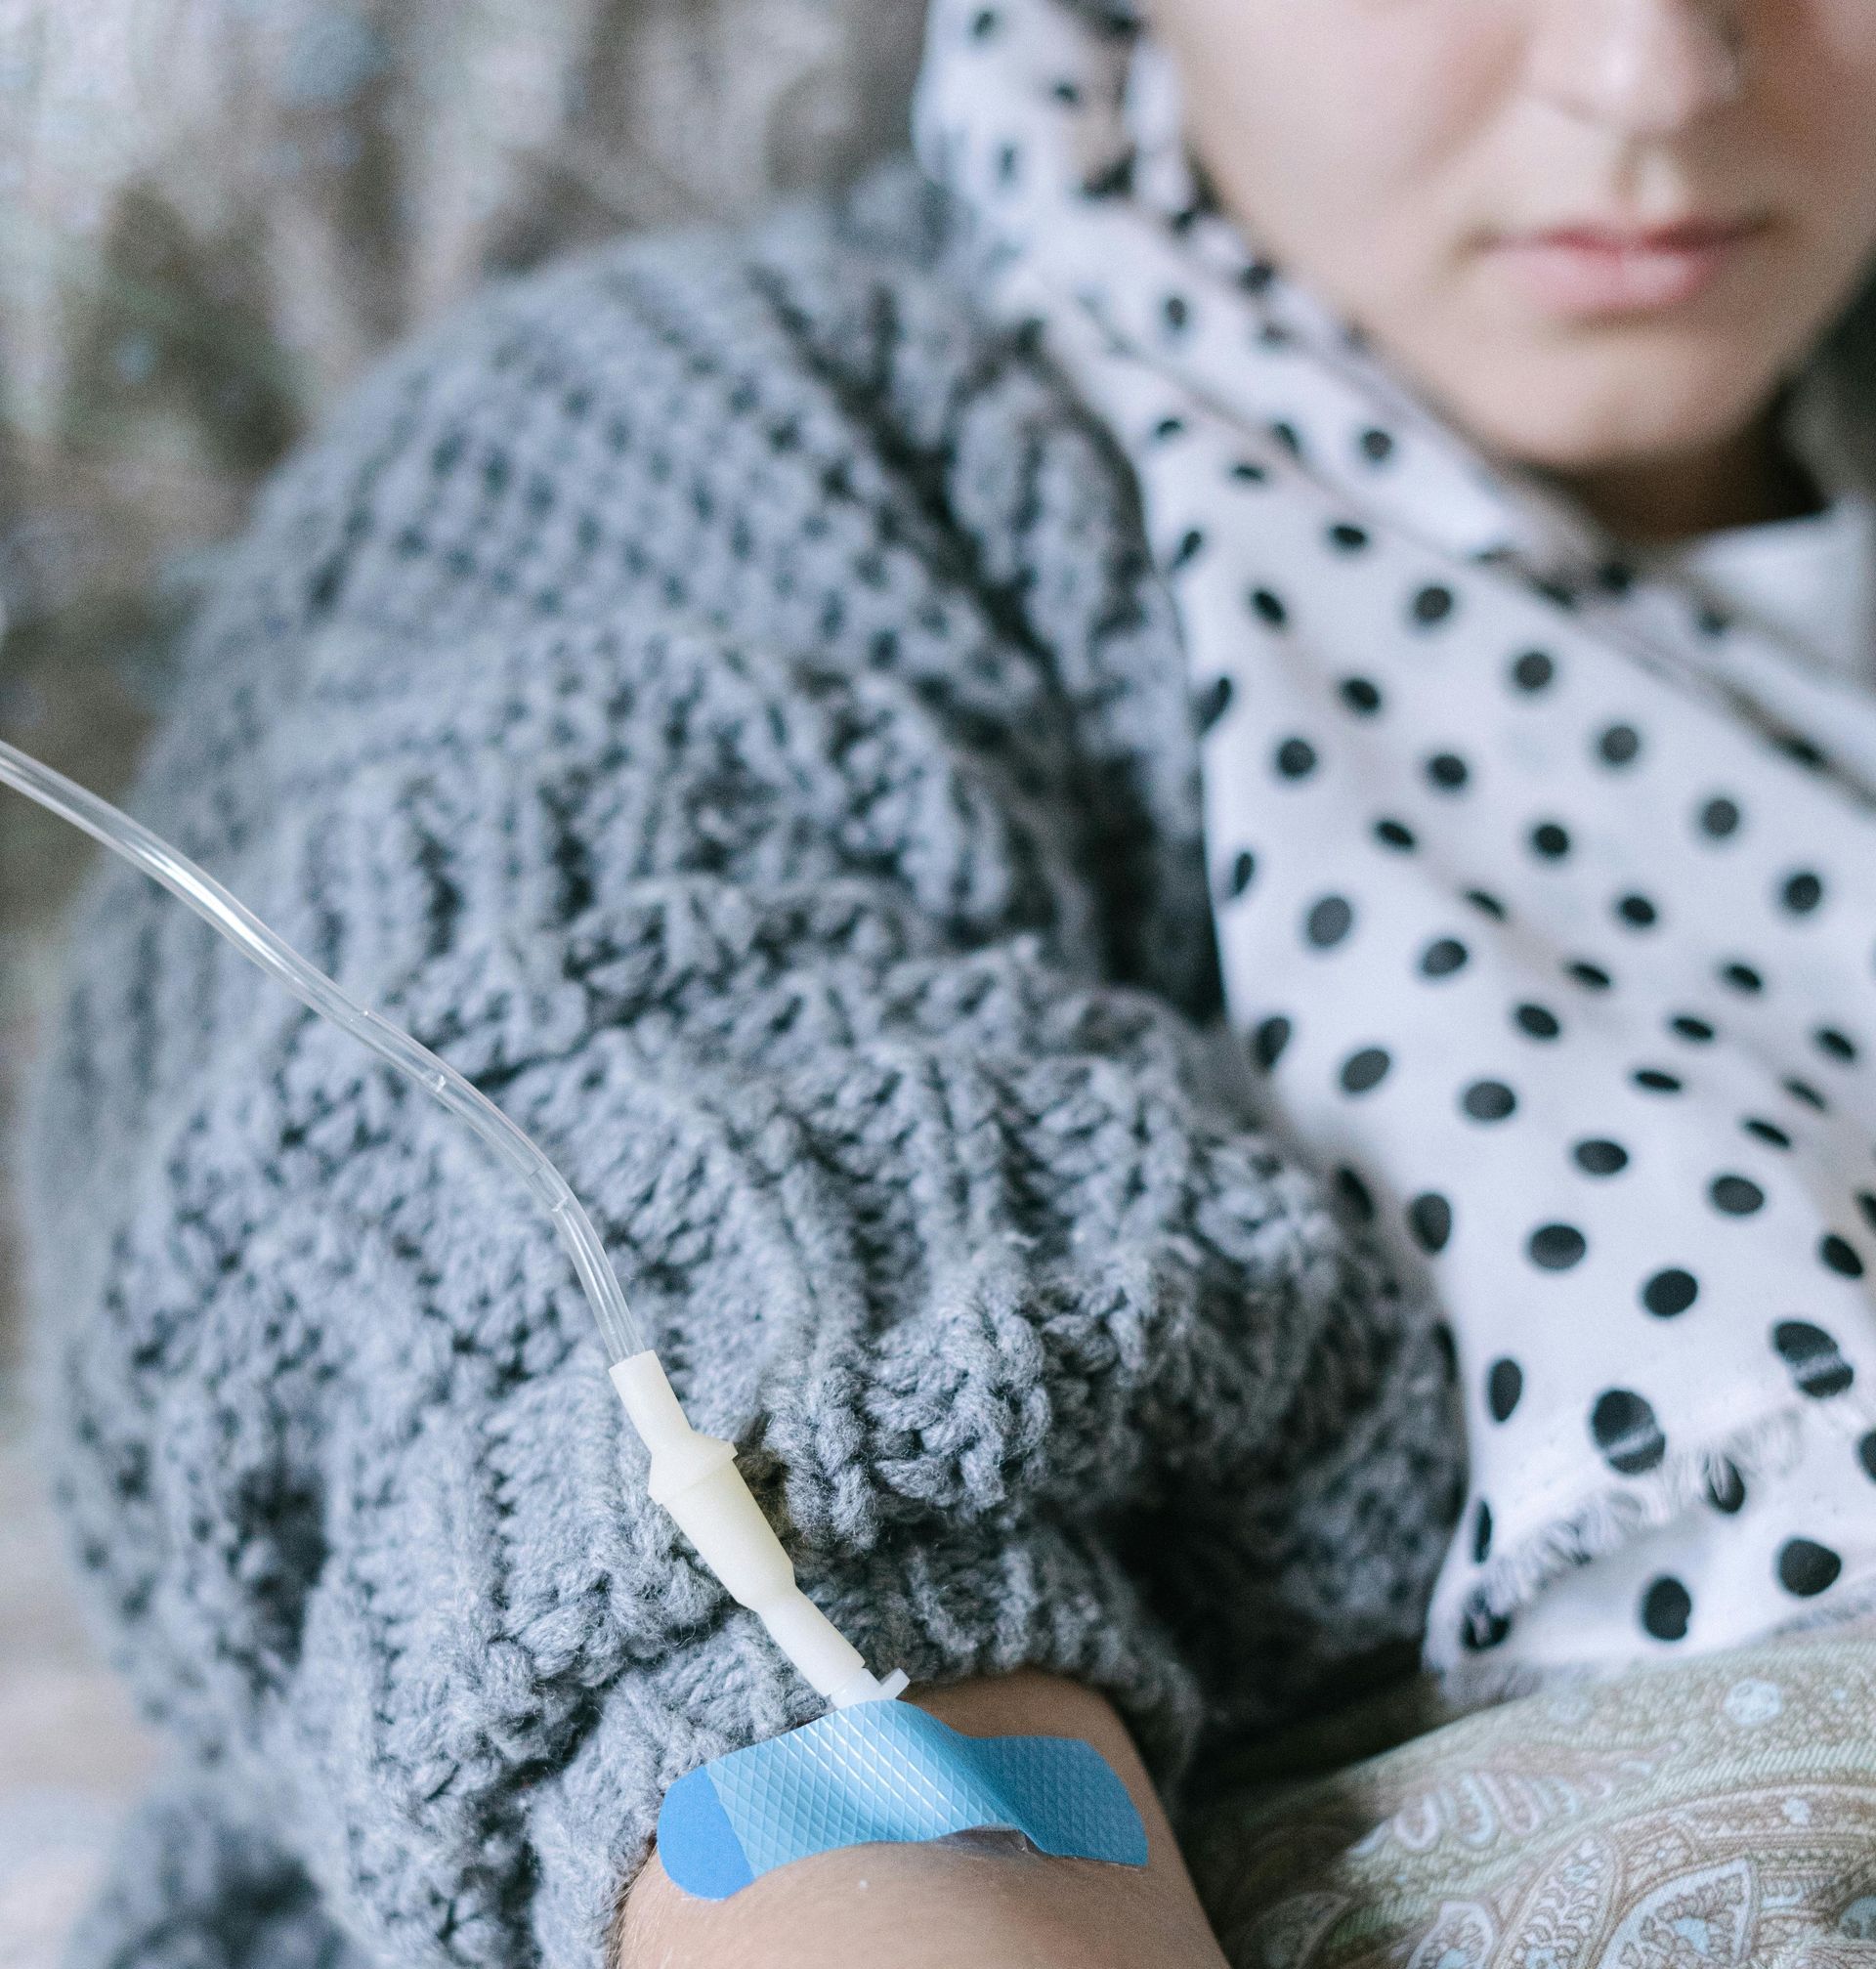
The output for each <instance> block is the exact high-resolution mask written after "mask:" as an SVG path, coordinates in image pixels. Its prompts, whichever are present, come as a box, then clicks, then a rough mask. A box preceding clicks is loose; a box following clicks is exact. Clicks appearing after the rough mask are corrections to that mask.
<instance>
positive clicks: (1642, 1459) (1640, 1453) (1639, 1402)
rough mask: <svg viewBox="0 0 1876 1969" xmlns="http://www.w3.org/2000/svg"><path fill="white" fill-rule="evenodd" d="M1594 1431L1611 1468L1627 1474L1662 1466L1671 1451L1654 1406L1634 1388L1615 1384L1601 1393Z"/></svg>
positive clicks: (1592, 1420)
mask: <svg viewBox="0 0 1876 1969" xmlns="http://www.w3.org/2000/svg"><path fill="white" fill-rule="evenodd" d="M1590 1434H1592V1436H1593V1437H1594V1438H1595V1440H1596V1446H1597V1448H1598V1449H1599V1450H1600V1451H1601V1452H1602V1455H1603V1457H1604V1459H1605V1460H1606V1461H1607V1463H1608V1465H1609V1468H1610V1469H1611V1470H1617V1471H1620V1472H1621V1474H1622V1475H1623V1476H1624V1477H1641V1476H1643V1475H1645V1474H1646V1473H1647V1472H1648V1471H1650V1470H1658V1469H1659V1468H1660V1467H1661V1460H1662V1458H1663V1457H1665V1456H1666V1455H1667V1453H1668V1439H1667V1437H1666V1436H1665V1435H1663V1434H1662V1433H1661V1425H1660V1424H1659V1423H1658V1422H1657V1421H1656V1420H1655V1417H1654V1409H1653V1406H1652V1405H1651V1404H1650V1403H1649V1402H1648V1401H1647V1400H1646V1399H1644V1398H1643V1397H1642V1395H1639V1394H1637V1393H1636V1392H1635V1391H1634V1390H1632V1389H1627V1388H1611V1389H1608V1390H1606V1391H1604V1392H1603V1393H1601V1394H1599V1395H1598V1396H1597V1398H1596V1405H1595V1407H1594V1408H1593V1409H1592V1410H1591V1411H1590Z"/></svg>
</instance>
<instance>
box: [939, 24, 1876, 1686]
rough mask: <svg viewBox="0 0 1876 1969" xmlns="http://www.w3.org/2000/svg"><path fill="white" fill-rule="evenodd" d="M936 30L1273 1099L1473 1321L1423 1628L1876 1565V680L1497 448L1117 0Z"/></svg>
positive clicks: (1743, 1603) (1557, 1637)
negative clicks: (1105, 439)
mask: <svg viewBox="0 0 1876 1969" xmlns="http://www.w3.org/2000/svg"><path fill="white" fill-rule="evenodd" d="M927 33H928V39H927V47H926V55H925V64H924V67H923V70H922V72H921V75H920V79H919V86H918V92H917V98H916V101H915V106H914V138H915V142H916V144H917V148H918V150H919V154H920V156H921V157H922V158H923V160H924V162H925V164H926V166H927V168H928V169H929V170H930V171H931V172H932V174H933V175H934V176H936V177H938V178H939V179H941V180H942V181H944V182H945V183H947V184H948V185H950V186H951V187H952V189H953V190H954V191H955V192H956V193H959V195H960V196H961V197H962V198H963V199H964V200H965V201H966V203H967V204H968V206H969V207H970V208H971V210H972V212H973V215H974V219H975V222H976V225H977V228H978V233H979V236H980V238H981V240H982V244H983V248H984V254H983V261H982V265H983V271H984V297H985V300H986V303H987V305H989V306H991V307H993V308H995V309H997V310H999V311H1001V312H1002V313H1003V314H1005V315H1007V317H1008V318H1009V319H1010V320H1011V321H1025V322H1034V323H1035V324H1036V325H1037V328H1038V330H1039V331H1040V332H1041V333H1042V334H1043V336H1044V338H1045V344H1046V347H1047V348H1048V350H1049V352H1050V353H1051V355H1052V356H1053V358H1054V359H1055V360H1056V361H1057V362H1059V363H1060V364H1063V365H1064V367H1065V368H1066V369H1067V371H1068V372H1069V373H1070V374H1071V375H1072V376H1073V377H1074V379H1075V380H1076V382H1077V385H1078V387H1079V388H1080V389H1081V391H1082V393H1083V394H1084V396H1085V397H1086V399H1087V402H1088V403H1089V405H1090V406H1091V407H1094V408H1095V409H1096V410H1097V411H1098V412H1099V413H1100V414H1101V415H1102V416H1103V417H1104V418H1105V420H1106V421H1107V422H1108V423H1109V425H1110V426H1111V428H1112V429H1113V431H1114V433H1115V435H1116V438H1117V440H1118V441H1119V443H1120V444H1121V445H1122V446H1123V448H1124V449H1125V450H1126V452H1127V454H1128V456H1129V457H1130V460H1131V461H1132V463H1133V466H1134V469H1135V472H1136V474H1137V476H1138V479H1139V484H1140V490H1141V495H1142V506H1143V512H1144V515H1145V521H1146V527H1147V533H1148V537H1149V542H1150V544H1151V546H1152V549H1153V553H1154V556H1155V561H1156V565H1157V567H1158V568H1159V570H1160V572H1161V573H1162V575H1163V576H1164V578H1165V580H1166V582H1167V584H1168V586H1169V589H1170V591H1171V593H1172V597H1173V600H1174V602H1175V605H1176V608H1177V612H1178V619H1179V622H1180V627H1181V632H1182V636H1183V640H1184V645H1185V650H1186V656H1187V661H1188V663H1189V664H1190V667H1191V681H1192V702H1193V707H1194V720H1195V725H1196V728H1197V731H1198V733H1199V735H1200V738H1199V744H1200V758H1201V765H1202V770H1203V780H1204V791H1205V821H1206V835H1207V853H1208V859H1209V863H1210V866H1211V870H1212V877H1213V885H1214V896H1215V911H1216V923H1217V936H1218V945H1219V951H1220V956H1221V960H1222V963H1223V970H1224V977H1225V985H1226V995H1227V1000H1228V1004H1229V1011H1230V1018H1231V1023H1232V1026H1233V1028H1234V1030H1235V1031H1236V1032H1237V1034H1238V1035H1239V1037H1240V1039H1241V1043H1242V1048H1243V1056H1244V1060H1245V1062H1246V1063H1247V1066H1248V1069H1249V1071H1250V1072H1251V1074H1252V1075H1253V1076H1254V1078H1255V1084H1256V1086H1257V1090H1258V1100H1259V1103H1260V1107H1261V1110H1262V1112H1263V1114H1264V1115H1265V1116H1266V1117H1267V1120H1268V1123H1269V1125H1270V1127H1271V1128H1272V1129H1273V1131H1275V1132H1276V1133H1278V1134H1281V1135H1283V1136H1285V1137H1286V1138H1287V1139H1288V1140H1289V1142H1290V1144H1291V1146H1292V1147H1293V1148H1295V1149H1296V1150H1297V1151H1298V1152H1299V1153H1300V1155H1302V1156H1303V1157H1304V1159H1305V1160H1308V1161H1311V1162H1313V1163H1314V1164H1315V1165H1316V1166H1317V1167H1318V1168H1319V1169H1320V1170H1321V1171H1322V1172H1323V1173H1324V1175H1325V1177H1327V1179H1328V1180H1329V1182H1330V1186H1331V1189H1332V1192H1333V1194H1334V1196H1335V1197H1336V1199H1337V1205H1338V1208H1339V1209H1341V1210H1342V1211H1343V1212H1344V1213H1345V1214H1346V1215H1347V1217H1348V1218H1349V1219H1350V1220H1351V1221H1353V1222H1356V1223H1359V1224H1361V1225H1364V1226H1366V1227H1368V1229H1369V1230H1370V1231H1371V1233H1372V1234H1373V1235H1374V1236H1375V1237H1377V1238H1379V1239H1381V1240H1382V1241H1383V1242H1384V1243H1385V1244H1386V1246H1387V1247H1388V1248H1389V1249H1390V1251H1391V1252H1392V1253H1393V1255H1394V1256H1395V1257H1396V1259H1397V1261H1398V1263H1399V1266H1400V1268H1401V1270H1402V1271H1403V1273H1404V1274H1405V1275H1406V1276H1407V1278H1408V1279H1409V1281H1410V1283H1411V1284H1412V1286H1413V1287H1414V1289H1416V1290H1419V1291H1422V1292H1425V1293H1428V1294H1430V1295H1432V1296H1433V1297H1434V1298H1435V1299H1436V1300H1437V1302H1438V1304H1439V1306H1440V1309H1441V1311H1442V1313H1443V1314H1444V1316H1445V1317H1446V1319H1447V1320H1448V1321H1449V1322H1450V1325H1451V1327H1452V1330H1453V1335H1454V1341H1455V1346H1456V1348H1457V1351H1458V1357H1459V1360H1460V1363H1461V1369H1462V1373H1463V1375H1464V1377H1465V1379H1466V1382H1467V1386H1468V1389H1469V1398H1470V1415H1471V1438H1470V1447H1471V1488H1470V1495H1469V1497H1468V1500H1467V1504H1466V1510H1465V1515H1464V1518H1463V1520H1462V1522H1461V1525H1460V1528H1459V1531H1458V1533H1457V1535H1456V1537H1455V1541H1454V1544H1453V1548H1452V1551H1451V1553H1450V1555H1449V1558H1448V1561H1447V1563H1446V1566H1445V1569H1444V1572H1443V1574H1442V1577H1441V1581H1440V1585H1439V1589H1438V1593H1437V1595H1436V1598H1435V1602H1434V1605H1433V1609H1432V1613H1431V1618H1430V1625H1429V1632H1428V1660H1429V1662H1430V1663H1431V1664H1432V1665H1434V1666H1435V1667H1438V1668H1440V1669H1443V1670H1445V1671H1447V1672H1448V1673H1449V1674H1450V1675H1451V1676H1452V1677H1453V1678H1454V1680H1455V1682H1456V1683H1457V1684H1464V1683H1465V1682H1466V1681H1468V1680H1471V1682H1473V1683H1475V1684H1476V1685H1477V1686H1478V1687H1479V1688H1481V1689H1490V1688H1493V1687H1499V1686H1507V1685H1509V1684H1512V1683H1514V1682H1516V1681H1518V1680H1519V1679H1526V1678H1541V1677H1542V1676H1543V1675H1545V1674H1548V1673H1552V1672H1558V1671H1569V1672H1579V1671H1582V1670H1585V1669H1590V1670H1598V1669H1603V1668H1609V1667H1615V1666H1619V1665H1622V1664H1623V1663H1625V1662H1627V1661H1630V1660H1633V1659H1635V1658H1638V1657H1645V1656H1649V1655H1659V1654H1663V1653H1669V1652H1673V1651H1675V1650H1681V1651H1687V1650H1690V1649H1696V1648H1713V1647H1720V1646H1725V1645H1731V1644H1734V1643H1739V1642H1743V1641H1747V1640H1751V1639H1755V1638H1759V1637H1761V1636H1763V1635H1765V1634H1768V1633H1770V1632H1774V1631H1776V1630H1778V1629H1779V1628H1781V1627H1785V1626H1790V1625H1794V1624H1799V1623H1806V1622H1810V1621H1812V1620H1816V1619H1819V1618H1827V1617H1831V1616H1832V1615H1834V1614H1836V1613H1840V1612H1849V1611H1851V1610H1853V1609H1855V1608H1856V1607H1857V1606H1858V1605H1864V1604H1867V1603H1868V1602H1869V1601H1870V1600H1871V1599H1876V1303H1873V1302H1872V1296H1871V1295H1872V1276H1871V1268H1872V1267H1876V694H1873V693H1872V692H1871V690H1870V688H1869V686H1868V684H1867V681H1866V679H1865V678H1864V677H1861V676H1858V675H1856V674H1855V673H1854V670H1853V669H1852V668H1851V667H1849V666H1845V665H1841V664H1839V665H1820V666H1812V667H1810V668H1806V666H1804V665H1803V664H1802V663H1800V662H1799V661H1798V659H1797V658H1796V657H1795V656H1794V651H1793V649H1792V647H1791V646H1790V644H1789V641H1788V640H1781V639H1780V637H1779V636H1778V635H1777V634H1774V633H1772V632H1771V631H1770V630H1769V628H1767V627H1766V625H1764V624H1763V623H1760V622H1756V621H1748V620H1745V619H1742V618H1740V617H1737V616H1735V615H1734V614H1733V613H1731V612H1730V611H1729V610H1728V609H1727V607H1726V606H1725V603H1724V600H1722V599H1719V598H1717V597H1716V592H1715V590H1714V588H1713V586H1712V585H1711V584H1710V583H1702V582H1700V581H1698V580H1694V579H1691V578H1687V575H1686V571H1685V570H1684V569H1683V570H1677V569H1676V568H1674V567H1673V566H1671V565H1662V564H1660V563H1659V560H1658V558H1657V563H1656V564H1655V565H1651V566H1647V567H1642V566H1639V565H1636V564H1633V563H1631V562H1630V561H1628V560H1625V559H1624V558H1623V557H1622V556H1621V555H1620V553H1619V552H1618V551H1617V548H1616V545H1615V543H1614V542H1612V541H1610V540H1609V539H1608V538H1607V537H1606V536H1604V535H1601V534H1600V533H1599V531H1598V530H1597V529H1596V528H1595V527H1594V525H1593V524H1592V523H1591V522H1590V521H1589V520H1588V519H1587V517H1586V516H1585V515H1583V514H1582V513H1581V512H1579V511H1578V510H1576V509H1575V508H1573V507H1572V506H1570V505H1568V504H1567V503H1565V502H1564V501H1563V500H1562V499H1561V498H1560V497H1559V496H1558V495H1557V494H1556V493H1555V492H1552V491H1550V490H1549V489H1547V488H1546V487H1545V486H1544V485H1542V484H1540V483H1539V482H1538V481H1537V480H1536V479H1535V478H1534V477H1533V476H1531V475H1527V474H1521V473H1519V472H1517V471H1516V470H1515V469H1504V468H1499V469H1494V468H1492V467H1489V466H1488V465H1487V464H1486V463H1485V461H1484V460H1483V459H1482V458H1481V457H1480V455H1479V454H1478V453H1476V452H1475V451H1474V450H1473V449H1471V447H1469V446H1468V445H1467V444H1466V442H1465V441H1464V440H1463V438H1462V437H1461V436H1460V435H1459V434H1457V433H1455V432H1454V431H1453V430H1451V429H1450V428H1449V427H1447V426H1445V425H1443V424H1442V423H1441V422H1440V420H1439V419H1438V418H1437V417H1436V415H1434V413H1433V412H1432V411H1431V409H1430V408H1429V407H1428V406H1427V405H1426V404H1425V403H1423V402H1421V401H1420V400H1418V399H1417V398H1416V397H1415V396H1414V395H1413V394H1412V392H1411V391H1410V390H1408V389H1407V388H1406V387H1405V386H1404V385H1403V384H1402V382H1401V381H1400V379H1399V378H1398V377H1397V376H1395V375H1393V374H1392V373H1391V372H1390V371H1389V370H1388V369H1387V367H1386V364H1383V363H1382V362H1381V361H1380V360H1379V359H1378V358H1377V357H1376V356H1375V354H1374V352H1373V351H1372V350H1371V349H1370V348H1368V347H1367V346H1366V344H1365V341H1364V338H1363V337H1362V336H1361V335H1360V333H1359V332H1358V331H1356V330H1355V329H1353V328H1352V327H1351V326H1350V325H1349V324H1347V323H1345V322H1344V321H1340V320H1339V319H1337V318H1336V317H1335V316H1334V315H1333V313H1331V312H1330V311H1329V310H1327V309H1326V308H1325V307H1323V306H1322V305H1321V304H1320V303H1318V302H1316V301H1315V300H1314V299H1313V298H1312V297H1311V296H1310V294H1309V293H1308V292H1307V291H1306V289H1304V288H1303V287H1301V286H1300V284H1299V283H1297V282H1295V281H1293V280H1291V279H1289V278H1286V276H1285V275H1284V273H1283V271H1282V270H1281V269H1280V268H1279V267H1278V266H1276V265H1275V264H1274V263H1273V261H1272V260H1271V259H1270V257H1269V256H1268V255H1267V254H1266V253H1263V252H1261V251H1259V250H1258V247H1257V244H1256V242H1255V240H1253V239H1252V238H1251V237H1249V235H1247V234H1246V232H1245V231H1244V229H1243V228H1242V227H1241V226H1240V225H1239V224H1238V223H1237V222H1235V221H1234V220H1232V219H1231V218H1228V217H1227V216H1226V215H1225V213H1224V212H1223V211H1222V210H1221V208H1220V206H1219V203H1218V201H1217V199H1216V197H1215V195H1214V193H1213V192H1212V190H1211V188H1210V187H1209V186H1208V184H1207V182H1206V179H1205V175H1204V172H1203V169H1202V168H1201V166H1200V165H1199V164H1198V163H1197V161H1196V160H1195V159H1194V158H1193V157H1192V156H1191V155H1190V153H1189V152H1188V150H1187V149H1186V146H1185V144H1184V142H1183V138H1182V135H1181V121H1182V119H1181V115H1180V108H1179V102H1178V88H1177V79H1176V76H1175V74H1174V72H1173V70H1172V64H1171V63H1170V61H1169V60H1168V59H1167V58H1166V57H1165V56H1164V54H1163V52H1162V51H1161V50H1160V49H1158V47H1157V46H1156V45H1155V44H1154V43H1153V41H1152V39H1151V37H1150V36H1148V35H1147V34H1145V33H1144V32H1142V31H1140V30H1139V28H1138V27H1137V25H1136V24H1135V23H1134V22H1133V21H1132V20H1131V17H1130V14H1129V13H1128V12H1127V10H1125V9H1122V8H1113V9H1108V8H1104V7H1100V6H1092V5H1089V4H1087V0H1081V4H1079V5H1077V4H1070V0H1005V4H1002V5H998V6H986V5H973V4H961V0H936V4H935V5H934V6H933V8H932V10H931V13H930V16H929V25H928V30H927ZM1806 401H1809V400H1808V399H1807V400H1806ZM1813 462H1816V461H1813ZM1819 468H1820V471H1821V469H1822V468H1821V465H1820V467H1819Z"/></svg>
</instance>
